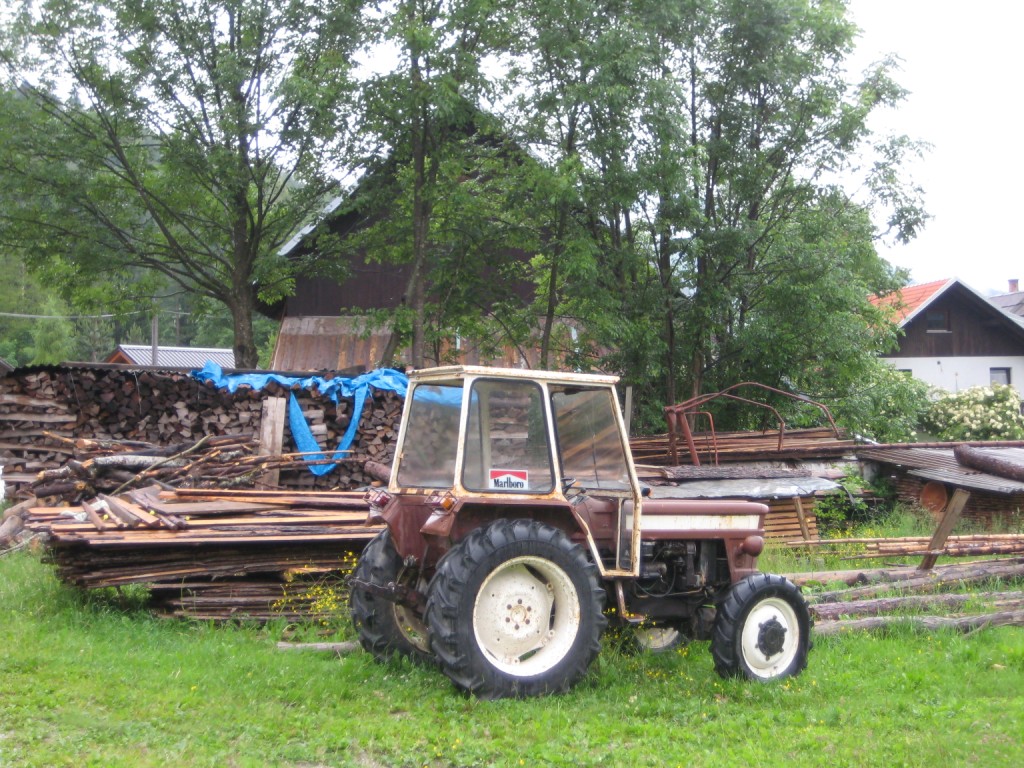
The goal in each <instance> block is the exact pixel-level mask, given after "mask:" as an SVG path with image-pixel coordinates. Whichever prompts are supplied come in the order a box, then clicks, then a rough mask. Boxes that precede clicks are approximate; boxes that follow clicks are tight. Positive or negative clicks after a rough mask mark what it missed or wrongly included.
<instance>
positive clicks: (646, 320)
mask: <svg viewBox="0 0 1024 768" xmlns="http://www.w3.org/2000/svg"><path fill="white" fill-rule="evenodd" d="M547 5H549V6H569V5H571V6H573V7H577V6H587V8H588V9H589V10H588V11H585V12H584V13H583V16H582V18H584V19H586V18H590V17H591V16H592V15H594V14H595V13H596V15H597V16H598V17H600V18H602V20H603V19H604V18H605V17H604V16H601V13H600V12H601V11H603V12H605V14H607V15H609V16H610V17H611V18H612V19H628V20H629V24H622V25H620V29H619V36H618V37H617V38H615V41H616V45H615V46H614V47H612V46H609V49H610V50H613V51H614V55H612V56H606V57H603V58H601V59H597V58H593V57H592V58H591V60H590V61H589V66H586V67H584V68H578V70H573V71H579V72H581V73H585V78H583V79H578V80H577V81H573V82H569V83H568V84H567V87H566V88H565V89H564V94H560V95H559V96H558V97H557V98H555V97H551V96H548V97H546V98H547V100H548V103H553V104H557V105H559V106H563V105H566V104H569V105H573V104H582V105H583V109H582V110H580V114H584V115H587V116H588V119H587V120H586V121H583V120H581V121H579V122H577V123H576V125H577V126H579V127H580V128H581V129H583V130H582V132H581V133H580V136H579V137H578V138H577V140H576V146H577V147H586V148H587V151H586V154H585V153H583V152H582V151H580V150H577V155H578V156H579V157H580V159H581V165H582V167H583V168H584V169H585V172H584V173H581V176H580V178H581V181H580V182H578V183H577V184H576V187H575V188H576V189H577V190H578V191H579V194H580V198H581V199H582V200H583V201H585V203H586V210H587V214H588V215H590V216H591V217H592V219H593V220H594V221H596V222H599V225H600V226H599V227H598V228H597V229H596V230H595V232H594V242H595V243H596V244H597V246H598V251H599V252H598V255H597V257H596V259H597V262H596V263H597V268H596V271H595V275H596V276H597V278H598V280H600V282H601V285H602V287H603V288H604V289H605V291H606V292H607V295H608V296H610V297H612V298H611V300H609V301H607V302H606V303H605V305H604V308H603V310H600V311H603V312H605V313H607V312H608V311H611V312H612V313H613V318H614V319H611V320H609V319H608V316H607V314H605V315H604V316H602V317H597V318H594V317H590V318H588V319H587V322H588V324H590V325H592V327H595V328H602V329H604V330H605V331H606V332H607V334H608V335H606V336H605V337H604V343H603V344H602V346H604V347H606V348H611V349H616V350H619V351H618V352H617V353H616V355H615V357H614V358H610V360H609V361H610V362H612V363H613V364H618V365H625V366H630V367H627V368H625V369H624V370H623V372H624V374H625V376H626V381H627V382H630V383H632V382H636V383H638V384H639V385H640V386H641V387H642V389H643V390H645V392H646V394H647V395H648V396H650V395H651V394H653V392H652V389H651V382H652V379H653V378H654V377H656V378H657V380H658V381H659V382H660V385H661V388H660V389H661V391H660V392H659V393H657V400H658V401H660V402H661V403H664V402H666V401H667V402H675V401H678V400H679V399H682V397H685V396H688V395H694V394H699V393H701V392H705V391H714V390H716V389H721V388H724V387H725V386H727V385H729V384H732V383H735V382H737V381H742V380H745V379H749V378H754V379H757V380H759V381H762V382H764V383H767V384H771V385H774V386H778V387H782V388H790V389H792V390H795V391H797V392H807V391H815V392H818V393H826V394H828V395H829V396H834V397H843V396H844V395H845V394H846V393H847V391H848V388H849V387H852V386H855V385H856V382H857V379H858V375H859V372H863V371H867V370H868V369H869V368H870V367H871V364H872V360H873V357H874V356H875V355H876V354H877V353H878V352H879V351H883V350H884V349H885V348H886V345H887V344H890V343H891V342H892V339H893V334H894V332H895V329H894V328H893V327H892V325H891V324H890V323H889V322H887V320H886V319H885V318H882V317H880V316H878V314H877V313H875V312H873V310H872V308H871V307H870V305H869V303H868V302H867V297H868V296H869V295H870V294H872V293H876V292H878V291H879V290H885V289H887V288H892V287H894V286H896V285H899V284H901V282H902V281H903V280H904V279H905V275H904V274H902V273H900V272H899V271H897V270H894V269H893V268H891V267H890V266H889V265H887V264H886V263H885V262H884V261H882V260H881V259H879V258H878V256H877V254H876V252H875V250H874V247H873V240H874V238H876V237H877V236H878V233H877V231H876V229H875V227H874V226H873V225H872V223H871V221H870V219H869V217H868V213H867V210H868V206H869V205H876V206H881V205H885V206H888V209H889V216H890V218H889V225H890V226H891V228H893V230H894V231H895V233H896V235H897V237H901V238H904V239H907V238H910V237H913V235H914V234H915V232H916V230H917V228H918V227H920V226H921V224H922V223H923V221H924V214H923V212H922V210H921V208H920V200H919V192H920V190H916V189H915V188H913V187H911V186H909V185H907V184H906V183H905V182H904V181H903V180H902V178H901V177H900V175H899V167H900V162H901V160H902V157H903V156H905V154H906V153H908V152H914V151H917V150H918V145H916V144H914V143H913V142H909V141H908V140H906V139H904V138H898V139H896V140H893V141H887V142H882V143H881V144H880V146H879V147H878V149H877V152H878V154H877V157H878V161H877V162H876V163H875V165H874V166H872V168H871V169H870V170H869V172H868V173H867V174H866V178H865V188H866V189H868V190H870V192H871V193H872V195H873V197H872V199H870V200H864V201H861V202H860V203H858V202H856V201H854V200H853V199H852V198H851V196H850V194H848V193H846V192H845V191H844V190H842V189H841V188H839V187H838V186H837V184H836V182H835V180H834V179H835V174H836V171H838V170H839V169H843V168H848V167H850V166H852V164H853V161H854V160H855V159H856V158H857V157H858V155H859V153H862V152H865V151H870V150H871V147H872V144H873V143H877V139H876V138H875V137H873V136H872V134H871V133H870V131H869V130H868V127H867V119H868V116H869V115H870V114H871V113H872V112H873V111H874V110H876V109H878V108H880V107H883V106H889V105H893V104H896V103H898V101H899V100H900V99H901V98H902V96H903V91H902V90H901V89H900V88H899V87H898V86H897V85H896V84H895V83H894V82H893V80H892V79H891V76H890V73H889V68H888V67H889V63H887V62H883V63H882V64H881V65H879V66H877V67H875V68H873V69H872V70H871V71H870V72H869V73H868V74H867V76H866V77H865V79H864V81H863V82H862V83H861V84H860V85H859V86H856V87H854V86H851V85H849V84H848V82H847V75H846V72H845V71H844V69H843V64H844V60H845V57H846V56H847V55H848V53H849V52H850V50H851V49H852V45H853V39H854V34H855V32H856V28H855V27H854V26H853V24H852V23H851V22H849V21H848V20H847V19H846V18H845V13H844V10H845V9H844V6H843V4H842V3H840V2H829V1H828V0H819V1H812V0H802V1H799V2H792V1H791V0H755V1H754V2H748V1H747V0H720V1H719V2H713V3H692V2H678V3H667V4H666V3H658V2H646V1H645V0H605V1H604V2H597V1H596V0H594V1H593V2H584V0H579V1H578V2H571V1H570V0H564V2H561V3H560V2H552V3H549V4H547ZM538 7H539V4H538ZM595 9H597V10H595ZM561 13H562V16H559V17H558V19H557V20H556V21H552V20H549V19H541V20H538V21H536V22H535V23H536V26H537V27H538V28H539V29H553V28H557V23H558V22H561V21H562V20H563V17H564V9H563V10H562V11H561ZM606 26H607V28H608V29H611V28H613V27H614V26H615V25H614V24H609V25H606ZM574 28H577V29H579V28H581V27H580V26H579V25H576V26H575V27H574ZM601 34H602V35H604V34H607V30H606V29H603V30H602V31H601ZM605 39H608V38H605ZM599 49H600V47H599V46H597V47H595V46H594V44H593V43H591V44H589V45H588V46H586V51H587V53H588V54H591V55H593V54H594V52H595V51H596V50H599ZM555 69H559V70H561V71H563V72H564V71H568V70H570V69H571V68H569V67H566V66H564V65H561V66H559V67H556V68H555ZM551 79H552V80H553V79H554V77H553V76H552V78H551ZM598 85H600V86H604V85H611V86H612V87H609V88H608V90H607V92H606V93H601V91H600V90H598V89H597V88H595V87H594V86H598ZM531 93H532V92H531ZM581 94H585V99H584V100H582V101H573V100H572V99H573V98H574V97H575V98H576V99H579V97H580V95H581ZM633 94H639V95H638V96H636V97H632V96H633ZM595 96H597V98H594V97H595ZM528 98H531V97H528ZM542 98H544V97H542ZM602 108H603V109H604V111H602ZM615 118H618V119H619V120H620V121H621V120H624V121H625V122H626V124H627V125H630V126H631V127H630V128H628V129H622V128H617V127H615V126H616V125H618V124H617V123H616V121H615ZM609 126H611V128H610V129H609ZM617 137H622V138H618V139H617ZM609 138H611V139H612V140H611V141H609ZM616 139H617V141H616ZM622 139H625V140H626V141H627V142H628V143H627V144H626V145H624V146H623V145H622V144H621V141H622ZM617 146H618V149H617V150H616V149H615V148H616V147H617ZM604 147H610V148H612V151H608V150H605V151H602V150H603V148H604ZM616 154H617V157H618V161H616ZM588 183H589V184H590V185H591V189H590V191H589V192H588V191H587V189H586V187H587V184H588ZM630 195H633V197H632V198H630ZM600 201H603V202H600ZM595 202H597V203H598V204H597V205H595ZM547 226H548V227H549V228H550V229H552V230H555V229H556V228H557V220H556V219H553V218H552V219H549V220H548V223H547ZM598 230H599V231H598ZM573 287H574V285H573V283H567V284H566V285H565V287H564V289H563V290H564V292H565V293H564V295H565V300H571V299H570V297H571V292H572V291H573ZM584 291H586V292H588V293H589V292H592V286H591V284H585V286H584ZM577 295H578V293H577ZM592 308H594V309H597V308H596V307H593V305H592ZM623 320H625V322H623ZM651 329H659V330H660V333H659V334H658V335H659V336H660V339H659V341H660V343H659V344H651V343H649V342H648V343H646V344H640V345H637V344H636V340H637V339H638V338H643V339H649V338H650V330H651ZM632 366H637V367H635V368H634V367H632ZM684 390H685V391H684Z"/></svg>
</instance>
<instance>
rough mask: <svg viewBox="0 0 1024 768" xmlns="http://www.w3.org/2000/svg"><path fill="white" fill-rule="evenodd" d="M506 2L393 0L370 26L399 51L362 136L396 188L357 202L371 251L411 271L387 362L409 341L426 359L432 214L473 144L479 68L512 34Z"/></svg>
mask: <svg viewBox="0 0 1024 768" xmlns="http://www.w3.org/2000/svg"><path fill="white" fill-rule="evenodd" d="M508 5H509V4H508V3H507V2H503V1H502V0H394V1H393V2H389V3H386V4H384V5H383V7H382V8H381V9H380V11H381V12H380V14H379V16H378V17H377V22H376V23H375V24H373V25H372V27H371V29H372V34H371V38H370V39H371V44H372V45H376V46H378V49H385V50H388V49H390V50H395V51H396V52H397V54H398V55H397V57H396V61H395V63H394V66H393V67H392V68H391V69H390V70H388V71H381V72H378V73H377V74H375V75H374V76H373V77H371V78H370V79H369V80H368V82H367V83H366V84H365V86H364V91H363V102H364V105H365V111H364V113H363V129H364V140H365V141H367V142H368V143H369V144H370V146H371V148H372V149H373V150H374V151H375V154H376V157H375V158H374V160H375V162H373V163H372V164H373V165H375V167H376V168H378V169H381V168H383V169H384V170H385V173H386V175H388V176H389V177H390V179H391V180H392V181H396V182H397V184H388V185H384V186H383V187H380V186H378V187H375V188H372V189H370V188H367V189H365V190H364V194H363V195H362V196H361V197H360V199H358V200H357V201H356V204H357V205H359V206H361V207H362V208H363V210H364V211H365V212H366V214H367V217H368V218H370V219H372V220H375V222H376V223H375V224H374V225H373V227H372V232H369V233H367V238H366V239H368V240H369V241H372V242H375V243H376V245H377V248H376V249H375V250H374V252H373V253H371V254H370V256H371V257H373V258H382V259H387V260H389V261H392V262H396V263H403V264H408V265H409V267H410V269H409V277H408V281H407V284H406V286H405V289H404V291H403V306H402V307H401V308H400V310H399V311H398V312H397V313H393V316H392V317H391V327H392V333H391V339H390V342H389V343H388V345H387V349H386V350H385V352H384V354H383V362H384V363H385V364H389V363H390V361H391V359H392V358H393V356H394V355H395V353H396V352H397V350H398V348H399V347H400V345H401V344H402V343H404V342H405V341H409V342H411V353H412V355H411V360H410V362H411V363H412V364H413V365H414V366H417V367H421V366H423V365H424V363H425V361H426V360H427V359H428V346H429V343H430V335H431V334H430V332H429V317H430V314H431V310H432V309H437V308H438V307H439V306H440V305H438V304H437V303H436V302H432V301H431V300H430V294H431V292H432V291H433V292H434V295H435V297H436V296H437V295H438V291H437V289H438V285H437V282H436V281H437V278H438V277H441V276H443V273H442V270H441V269H440V262H441V260H442V257H443V256H444V255H445V254H446V253H448V252H449V249H448V248H447V247H446V244H444V243H441V242H438V241H437V240H436V237H437V234H438V231H437V227H436V226H435V223H434V217H435V213H436V209H437V206H438V204H439V202H441V201H442V200H443V199H444V197H445V193H447V192H450V191H452V190H453V189H454V188H453V187H452V184H458V183H459V179H458V176H457V175H453V173H452V171H453V169H457V168H460V167H462V164H463V163H464V160H465V150H467V149H470V150H472V149H473V147H472V141H471V138H472V136H473V134H474V133H475V132H476V130H477V128H478V126H477V117H478V114H479V104H480V102H481V101H482V100H483V96H482V94H483V91H484V90H485V88H486V86H487V78H486V76H485V75H484V74H483V73H482V71H481V64H482V61H483V60H484V58H485V57H486V56H487V55H488V54H489V53H491V52H493V51H495V50H499V49H500V48H501V45H500V44H498V43H496V40H499V39H501V38H502V37H503V36H504V35H506V34H507V29H506V27H505V24H504V23H503V14H504V12H505V8H506V6H508ZM467 139H469V141H467ZM369 164H371V163H368V165H369ZM446 164H447V166H448V167H447V168H446V167H445V166H446ZM469 172H470V173H471V174H472V173H479V169H477V168H470V169H469ZM367 192H368V193H367ZM381 192H383V195H379V194H376V195H375V194H374V193H381ZM381 212H383V213H381ZM471 274H472V273H469V272H467V271H463V272H462V275H463V276H464V277H466V276H468V275H471ZM477 274H478V273H477ZM440 293H441V294H444V293H445V291H443V290H441V291H440ZM448 330H451V329H448ZM435 359H436V358H435Z"/></svg>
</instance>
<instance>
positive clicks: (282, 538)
mask: <svg viewBox="0 0 1024 768" xmlns="http://www.w3.org/2000/svg"><path fill="white" fill-rule="evenodd" d="M27 512H28V514H27V521H26V529H27V530H28V531H30V532H31V533H33V534H36V535H40V536H43V537H44V538H45V539H46V541H47V550H46V557H47V559H48V560H50V561H51V562H52V563H53V564H54V566H55V567H56V571H57V576H58V578H60V579H61V580H62V581H64V582H66V583H68V584H72V585H75V586H78V587H81V588H85V589H96V588H102V587H114V588H121V587H125V586H128V585H131V584H139V585H144V586H145V587H147V588H149V589H150V591H151V594H152V606H153V608H154V610H155V611H156V612H157V613H158V614H161V615H164V616H177V617H188V618H196V619H213V620H227V619H240V618H245V619H251V620H257V621H267V620H271V619H274V618H286V619H296V618H298V617H305V618H309V616H310V614H311V613H313V614H315V613H316V605H315V603H316V595H317V594H318V592H317V589H318V585H320V584H321V583H322V581H323V580H324V579H326V578H329V579H330V580H331V581H332V583H334V584H336V585H337V588H338V589H340V588H341V587H340V584H341V577H342V575H343V574H345V573H346V572H347V571H348V570H350V569H351V568H352V566H353V565H354V563H355V560H356V557H357V556H358V553H359V552H361V551H362V548H363V547H364V546H365V544H366V542H367V541H369V540H370V539H371V538H373V537H374V536H375V535H377V533H378V532H379V530H380V529H379V528H378V527H374V526H367V525H366V524H365V521H366V516H367V506H366V503H365V501H364V500H363V495H362V494H361V493H352V492H338V493H327V492H314V493H308V492H286V491H278V492H270V491H264V492H259V491H234V492H232V491H212V490H203V489H194V490H185V489H183V490H178V491H164V490H161V489H160V488H159V487H157V486H151V487H148V488H142V489H137V490H134V491H130V492H128V493H125V494H122V495H120V496H108V495H106V494H101V495H99V496H97V497H96V498H94V499H89V500H87V501H83V502H81V503H80V504H78V505H74V506H61V507H41V506H37V507H32V508H31V509H29V510H28V511H27Z"/></svg>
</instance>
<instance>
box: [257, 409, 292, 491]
mask: <svg viewBox="0 0 1024 768" xmlns="http://www.w3.org/2000/svg"><path fill="white" fill-rule="evenodd" d="M287 410H288V400H287V398H284V397H268V398H266V399H265V400H264V401H263V415H262V417H261V420H260V456H280V455H281V452H282V447H283V444H284V425H285V422H286V421H287V415H286V414H287ZM280 475H281V472H280V470H277V469H271V470H269V471H267V472H266V473H265V474H264V475H263V477H262V478H261V479H262V481H263V483H264V484H265V485H268V486H271V487H277V485H278V484H279V483H280V479H281V477H280Z"/></svg>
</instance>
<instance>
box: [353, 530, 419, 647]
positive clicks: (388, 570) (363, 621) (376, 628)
mask: <svg viewBox="0 0 1024 768" xmlns="http://www.w3.org/2000/svg"><path fill="white" fill-rule="evenodd" d="M401 567H402V558H401V557H399V555H398V552H396V551H395V545H394V544H393V543H392V541H391V534H390V533H389V532H388V531H383V532H382V533H381V534H380V535H378V536H377V537H376V538H374V539H373V540H372V541H371V542H370V543H369V544H367V545H366V549H364V550H363V553H362V555H360V556H359V562H358V563H356V567H355V570H354V571H353V572H352V577H353V579H357V580H360V581H365V582H368V583H370V584H374V585H376V586H379V587H385V586H387V585H388V584H391V583H393V582H394V581H395V579H396V578H397V577H398V573H399V571H400V570H401ZM349 610H350V611H351V614H352V623H353V624H355V627H356V632H357V633H358V635H359V642H360V644H361V645H362V646H363V648H365V649H366V650H367V651H369V652H370V653H372V654H373V655H374V657H375V658H376V659H377V660H378V661H387V660H388V659H390V658H391V657H393V656H394V655H395V654H398V655H401V656H407V657H409V658H410V659H412V660H413V661H417V662H425V661H428V660H432V658H433V657H432V656H431V654H430V643H429V640H428V639H427V628H426V626H424V624H423V622H422V621H421V620H420V619H419V618H418V617H417V616H416V614H415V613H413V612H412V611H411V610H409V609H408V608H406V607H405V606H403V605H399V604H398V603H395V602H392V601H390V600H386V599H385V598H383V597H382V596H380V595H375V594H373V593H372V592H369V591H367V590H366V589H360V588H359V587H357V586H355V585H353V586H352V589H351V594H350V595H349Z"/></svg>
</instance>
